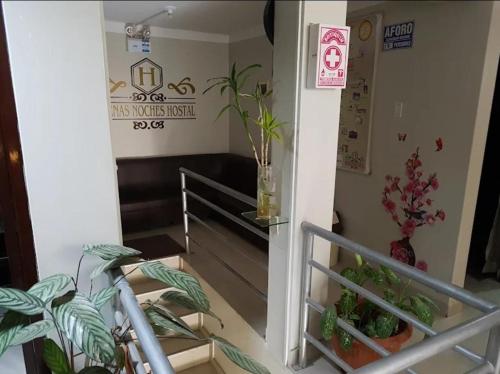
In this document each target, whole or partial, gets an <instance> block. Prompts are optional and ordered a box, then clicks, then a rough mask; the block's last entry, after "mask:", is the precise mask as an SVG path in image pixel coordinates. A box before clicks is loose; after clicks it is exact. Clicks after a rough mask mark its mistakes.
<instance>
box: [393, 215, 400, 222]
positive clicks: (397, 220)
mask: <svg viewBox="0 0 500 374" xmlns="http://www.w3.org/2000/svg"><path fill="white" fill-rule="evenodd" d="M392 220H393V221H394V222H399V217H398V216H397V215H396V214H393V215H392Z"/></svg>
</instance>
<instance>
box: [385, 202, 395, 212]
mask: <svg viewBox="0 0 500 374" xmlns="http://www.w3.org/2000/svg"><path fill="white" fill-rule="evenodd" d="M382 204H384V207H385V210H387V211H388V212H389V213H392V212H394V211H395V210H396V203H395V202H394V201H392V200H391V199H384V201H382Z"/></svg>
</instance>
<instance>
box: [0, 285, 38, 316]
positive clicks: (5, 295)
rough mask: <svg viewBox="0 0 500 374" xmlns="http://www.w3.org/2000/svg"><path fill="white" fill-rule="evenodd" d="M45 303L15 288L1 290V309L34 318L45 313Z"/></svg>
mask: <svg viewBox="0 0 500 374" xmlns="http://www.w3.org/2000/svg"><path fill="white" fill-rule="evenodd" d="M44 306H45V303H44V302H43V301H42V300H40V299H39V298H38V297H36V296H33V295H30V294H29V293H27V292H24V291H21V290H17V289H15V288H0V307H2V308H5V309H8V310H15V311H16V312H19V313H22V314H26V315H29V316H33V315H35V314H39V313H41V312H43V307H44Z"/></svg>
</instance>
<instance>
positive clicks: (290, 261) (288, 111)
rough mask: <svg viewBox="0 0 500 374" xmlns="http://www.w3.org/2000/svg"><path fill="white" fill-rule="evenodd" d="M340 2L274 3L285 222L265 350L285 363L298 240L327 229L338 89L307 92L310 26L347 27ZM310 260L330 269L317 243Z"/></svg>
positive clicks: (319, 286) (277, 242) (277, 238)
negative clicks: (307, 228) (313, 229)
mask: <svg viewBox="0 0 500 374" xmlns="http://www.w3.org/2000/svg"><path fill="white" fill-rule="evenodd" d="M345 18H346V1H305V2H289V1H278V2H276V18H275V44H274V76H273V81H274V87H273V88H274V103H273V113H274V114H275V115H276V116H277V117H278V118H279V119H280V120H281V121H286V122H287V125H286V126H285V127H286V130H285V141H284V143H283V144H280V143H277V144H273V155H272V163H273V167H274V168H276V169H278V170H279V171H280V172H281V186H282V188H281V207H282V215H284V216H288V217H290V223H289V224H288V225H283V226H281V227H280V228H279V232H274V233H272V234H271V239H270V248H269V298H268V320H267V334H266V338H267V343H268V347H269V349H270V350H271V351H272V352H273V353H274V354H275V356H277V357H278V358H279V359H280V360H281V361H282V362H283V363H286V364H291V363H293V362H294V360H295V355H294V352H295V351H294V350H295V349H296V348H297V344H298V333H299V329H298V327H299V311H300V305H299V304H300V303H299V301H300V282H301V268H302V238H303V236H302V233H301V229H300V225H301V223H302V222H303V221H305V220H307V221H310V222H312V223H314V224H317V225H319V226H322V227H324V228H326V229H331V224H332V212H333V196H334V187H335V168H336V159H337V138H338V128H339V111H340V94H341V91H340V90H315V89H308V88H306V83H305V82H306V75H307V74H306V73H307V48H308V30H309V24H311V23H330V24H335V25H345ZM315 252H316V259H317V261H319V262H320V263H323V264H325V265H326V266H328V265H329V258H330V245H329V243H326V242H317V243H316V246H315ZM313 289H314V291H315V297H316V298H318V299H320V300H321V299H324V298H325V297H326V295H327V279H326V278H325V277H318V276H316V275H315V276H314V277H313Z"/></svg>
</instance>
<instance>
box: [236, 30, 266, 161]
mask: <svg viewBox="0 0 500 374" xmlns="http://www.w3.org/2000/svg"><path fill="white" fill-rule="evenodd" d="M234 62H236V64H237V67H238V69H240V70H241V69H242V68H244V67H245V66H248V65H252V64H260V65H261V66H262V67H261V68H260V69H255V70H254V71H253V72H252V73H253V74H252V79H248V80H247V83H246V85H245V86H246V90H247V91H248V92H252V91H253V89H254V88H255V85H256V84H257V83H258V82H269V86H268V87H269V88H272V81H273V46H272V44H271V43H270V42H269V40H268V39H267V37H266V36H259V37H256V38H251V39H245V40H240V41H235V42H231V43H230V44H229V68H231V66H232V65H233V63H234ZM246 102H247V103H249V105H248V106H247V107H245V108H249V109H251V110H250V115H251V116H252V118H255V117H256V115H257V114H258V110H257V109H256V107H255V105H253V102H250V101H246ZM270 104H271V103H269V105H270ZM251 134H252V137H253V139H254V140H255V141H256V146H257V149H260V148H259V147H260V132H259V129H258V127H257V126H253V125H252V126H251ZM229 151H230V152H231V153H235V154H238V155H242V156H246V157H252V158H253V157H254V154H253V151H252V147H251V146H250V144H249V142H248V138H247V134H246V132H245V130H244V128H243V125H242V123H241V118H240V117H239V115H238V114H237V113H236V112H235V111H231V113H230V115H229Z"/></svg>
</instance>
